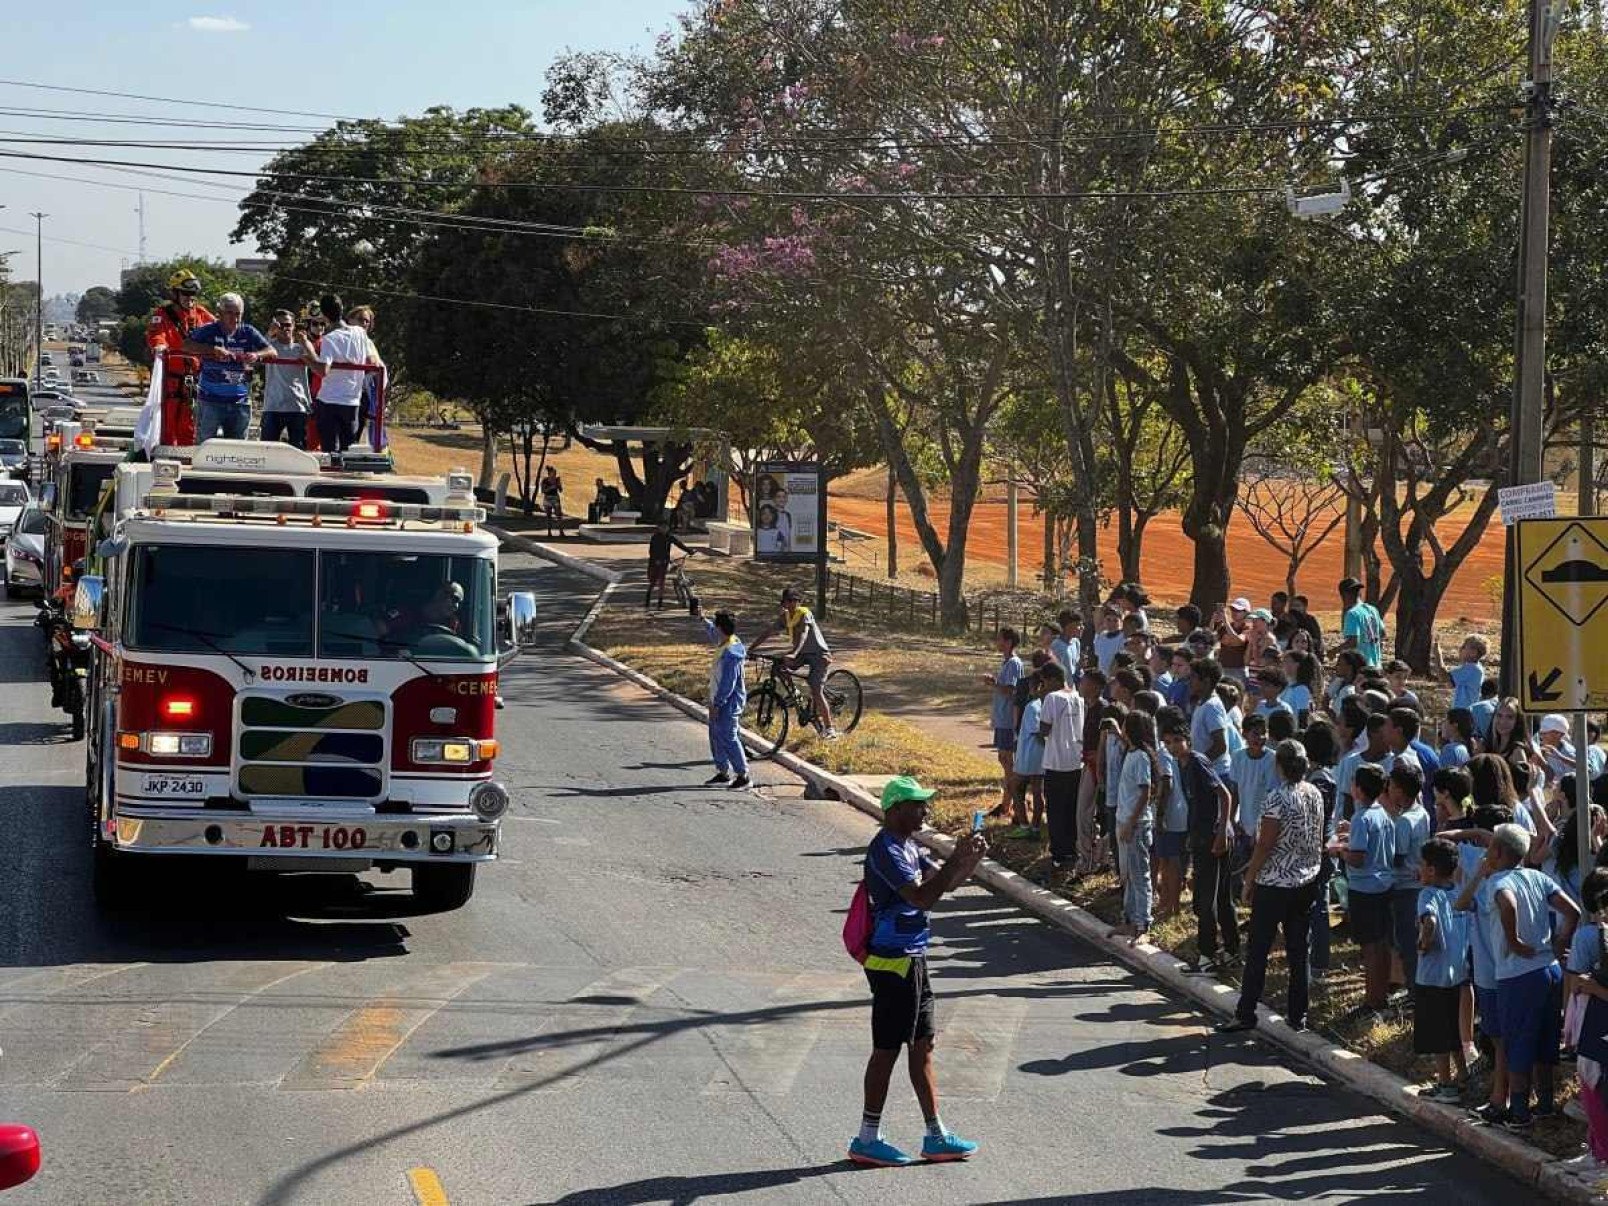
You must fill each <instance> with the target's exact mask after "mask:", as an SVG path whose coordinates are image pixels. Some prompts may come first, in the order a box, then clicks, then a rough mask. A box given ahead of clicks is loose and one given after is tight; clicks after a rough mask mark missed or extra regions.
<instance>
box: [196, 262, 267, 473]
mask: <svg viewBox="0 0 1608 1206" xmlns="http://www.w3.org/2000/svg"><path fill="white" fill-rule="evenodd" d="M245 317H246V303H245V299H243V298H242V297H241V296H240V294H238V293H225V294H224V295H223V296H222V297H220V298H219V299H218V321H217V322H209V323H206V324H204V325H202V326H199V327H197V328H196V329H195V330H193V331H191V332H190V333H189V335H187V336H186V337H185V340H184V350H185V351H186V352H188V353H190V354H191V355H192V356H199V357H201V360H202V364H201V415H200V418H199V419H198V420H197V425H196V433H195V434H196V440H197V441H198V442H199V441H202V440H210V439H212V438H213V437H214V436H216V435H219V434H221V435H222V436H223V438H224V439H226V440H243V439H245V438H246V427H247V426H248V425H249V424H250V422H251V370H252V368H253V366H255V365H256V363H257V360H258V359H259V358H260V357H261V356H262V355H263V354H264V353H268V352H272V351H273V348H272V346H271V345H270V344H269V343H268V340H267V339H266V338H265V337H264V336H263V333H262V332H261V331H259V330H257V328H256V327H254V326H252V325H251V324H250V323H249V322H246V321H245Z"/></svg>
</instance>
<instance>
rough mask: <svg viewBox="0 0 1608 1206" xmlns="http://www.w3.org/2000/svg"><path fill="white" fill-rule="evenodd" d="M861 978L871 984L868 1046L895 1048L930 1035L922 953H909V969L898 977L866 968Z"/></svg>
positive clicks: (927, 981)
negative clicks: (869, 1044)
mask: <svg viewBox="0 0 1608 1206" xmlns="http://www.w3.org/2000/svg"><path fill="white" fill-rule="evenodd" d="M865 978H866V980H867V981H869V982H870V984H871V1046H872V1047H874V1048H875V1049H876V1050H878V1051H897V1050H898V1049H899V1048H900V1047H903V1046H904V1045H905V1044H906V1043H918V1042H920V1041H921V1040H922V1039H930V1038H932V1036H933V1027H932V981H931V980H930V979H929V978H928V976H927V960H926V958H925V957H924V956H921V955H912V956H911V958H910V970H909V971H908V972H906V973H905V974H904V975H902V976H901V975H899V974H898V973H897V972H891V971H872V970H871V969H870V968H866V971H865Z"/></svg>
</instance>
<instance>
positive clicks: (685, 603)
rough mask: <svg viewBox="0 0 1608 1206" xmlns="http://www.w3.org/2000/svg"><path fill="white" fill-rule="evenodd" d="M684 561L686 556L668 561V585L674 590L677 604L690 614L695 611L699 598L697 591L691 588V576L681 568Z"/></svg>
mask: <svg viewBox="0 0 1608 1206" xmlns="http://www.w3.org/2000/svg"><path fill="white" fill-rule="evenodd" d="M690 555H691V554H688V555H687V556H690ZM686 562H687V557H686V556H682V557H677V558H676V559H675V560H674V561H672V562H671V563H670V587H671V589H672V590H674V591H675V594H676V603H677V605H679V606H681V607H685V608H686V609H687V612H688V614H689V615H690V614H693V613H696V612H697V610H698V603H699V600H698V592H697V591H695V590H693V588H692V578H691V577H690V576H688V574H687V571H686V570H685V569H683V568H682V567H683V566H684V565H685V564H686Z"/></svg>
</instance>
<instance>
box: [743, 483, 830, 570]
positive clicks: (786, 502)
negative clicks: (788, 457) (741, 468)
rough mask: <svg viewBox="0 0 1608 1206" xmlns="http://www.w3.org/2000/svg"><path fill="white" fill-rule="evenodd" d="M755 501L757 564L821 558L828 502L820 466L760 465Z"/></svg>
mask: <svg viewBox="0 0 1608 1206" xmlns="http://www.w3.org/2000/svg"><path fill="white" fill-rule="evenodd" d="M753 498H754V559H755V560H756V561H815V560H817V559H819V558H820V556H821V552H822V550H823V548H824V547H825V545H824V543H823V537H824V533H823V531H822V528H823V527H824V523H823V516H824V515H825V512H826V507H825V503H826V498H825V494H824V492H823V482H822V474H821V466H820V464H819V462H814V461H766V462H761V463H760V464H759V465H758V466H757V467H756V468H755V470H754V495H753Z"/></svg>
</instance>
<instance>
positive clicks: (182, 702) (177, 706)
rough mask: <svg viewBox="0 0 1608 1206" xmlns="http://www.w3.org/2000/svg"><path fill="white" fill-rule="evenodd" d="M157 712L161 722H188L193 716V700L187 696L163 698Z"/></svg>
mask: <svg viewBox="0 0 1608 1206" xmlns="http://www.w3.org/2000/svg"><path fill="white" fill-rule="evenodd" d="M158 710H159V711H160V712H161V714H162V719H163V720H189V719H190V718H191V717H192V716H194V715H195V700H193V699H191V698H190V697H189V696H188V695H168V696H164V697H163V699H162V702H161V703H160V704H159V705H158Z"/></svg>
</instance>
